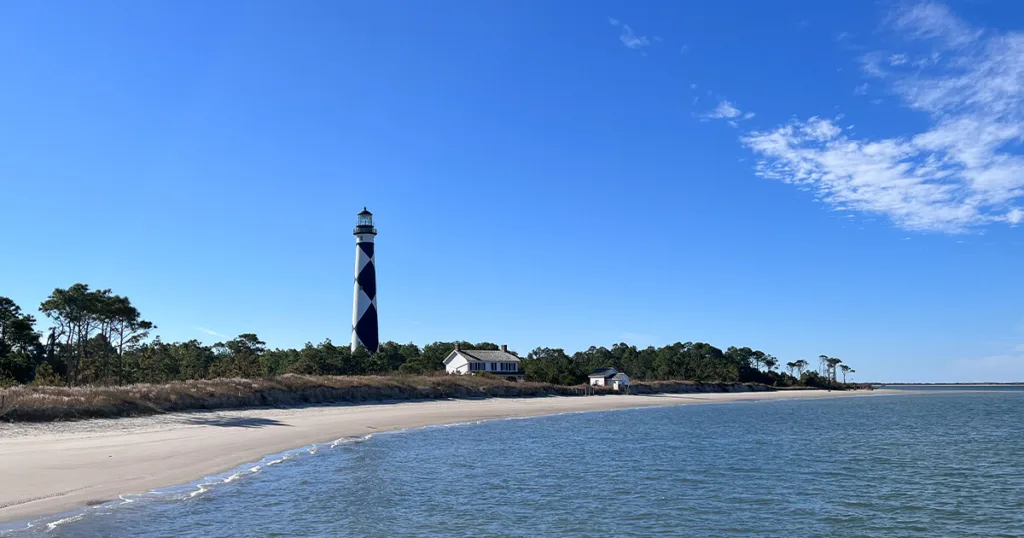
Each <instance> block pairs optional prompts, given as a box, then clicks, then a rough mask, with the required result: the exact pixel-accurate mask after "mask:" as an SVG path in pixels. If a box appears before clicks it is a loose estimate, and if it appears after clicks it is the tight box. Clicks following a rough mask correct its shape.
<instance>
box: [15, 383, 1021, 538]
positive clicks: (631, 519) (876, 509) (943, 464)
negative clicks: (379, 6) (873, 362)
mask: <svg viewBox="0 0 1024 538" xmlns="http://www.w3.org/2000/svg"><path fill="white" fill-rule="evenodd" d="M268 427H273V426H268ZM270 462H279V463H276V464H274V465H270V466H268V465H267V463H270ZM254 467H255V466H252V465H251V466H246V467H245V468H244V471H245V472H246V473H248V472H249V471H248V470H249V469H252V468H254ZM229 476H231V474H225V475H222V476H219V477H216V478H211V479H210V480H209V481H208V482H211V484H208V485H205V486H202V487H199V486H197V485H192V486H188V487H183V488H179V489H176V490H171V491H165V492H161V493H159V494H153V495H147V496H139V497H135V498H129V499H128V500H129V501H131V502H127V503H125V502H122V503H121V504H118V505H107V506H103V507H99V508H95V509H92V510H90V511H88V512H86V513H85V514H83V515H82V516H81V517H80V518H78V519H74V520H71V521H66V522H63V523H61V524H59V525H56V526H54V527H52V528H51V529H49V530H48V529H47V527H46V523H47V522H49V521H52V518H51V520H44V521H40V522H36V523H35V524H34V525H35V526H34V527H33V528H31V529H28V530H24V526H22V529H23V530H18V531H15V532H14V533H12V534H11V535H13V536H22V535H27V536H36V535H52V536H68V537H78V536H82V537H85V536H89V537H92V536H144V537H156V536H161V537H163V536H224V537H228V536H381V537H385V536H387V537H392V536H466V537H477V536H610V535H618V536H650V535H655V534H661V535H673V536H716V537H721V536H779V537H789V538H791V537H798V536H843V537H848V536H864V537H893V536H985V537H993V536H1024V390H1011V391H1007V390H1001V391H955V392H941V391H917V392H915V393H914V394H910V395H896V396H866V397H858V398H842V399H827V400H805V401H774V402H753V403H732V404H721V405H699V406H685V407H675V408H658V409H636V410H627V411H614V412H601V413H584V414H573V415H560V416H553V417H543V418H535V419H523V420H503V421H494V422H487V423H482V424H473V425H463V426H452V427H437V428H426V429H420V430H412V431H407V432H400V433H393V434H380V435H375V436H373V437H372V438H369V439H366V440H360V441H359V442H347V443H341V444H338V446H334V447H331V446H326V445H325V446H321V447H307V448H306V449H303V450H300V451H295V452H292V453H290V454H287V455H285V456H284V457H282V456H279V457H275V458H272V459H268V460H266V461H264V462H263V464H262V465H261V466H260V468H259V470H257V471H255V472H251V473H249V474H244V473H243V474H241V475H235V478H234V479H232V480H230V481H228V482H225V479H226V478H228V477H229Z"/></svg>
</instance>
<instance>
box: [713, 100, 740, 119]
mask: <svg viewBox="0 0 1024 538" xmlns="http://www.w3.org/2000/svg"><path fill="white" fill-rule="evenodd" d="M742 113H743V112H741V111H740V109H738V108H736V105H734V104H732V103H730V102H729V101H726V100H725V99H723V100H721V101H719V102H718V106H716V107H715V108H714V109H713V110H711V112H708V113H707V114H706V117H708V118H711V119H732V118H735V117H738V116H739V115H740V114H742Z"/></svg>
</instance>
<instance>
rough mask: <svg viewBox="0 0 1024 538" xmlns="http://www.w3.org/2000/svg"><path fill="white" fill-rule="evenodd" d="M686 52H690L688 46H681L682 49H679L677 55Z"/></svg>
mask: <svg viewBox="0 0 1024 538" xmlns="http://www.w3.org/2000/svg"><path fill="white" fill-rule="evenodd" d="M687 52H690V46H689V45H683V46H682V47H679V54H686V53H687Z"/></svg>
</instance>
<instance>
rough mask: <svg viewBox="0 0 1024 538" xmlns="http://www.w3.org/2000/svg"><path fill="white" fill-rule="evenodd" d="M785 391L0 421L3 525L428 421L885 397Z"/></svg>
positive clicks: (549, 398) (479, 401)
mask: <svg viewBox="0 0 1024 538" xmlns="http://www.w3.org/2000/svg"><path fill="white" fill-rule="evenodd" d="M892 392H896V391H873V392H827V391H817V390H815V391H788V392H786V391H782V392H751V393H703V394H664V395H649V396H595V397H548V398H529V399H487V400H440V401H420V402H403V403H385V404H372V405H339V406H322V407H309V408H301V409H251V410H237V411H217V412H196V413H174V414H167V415H160V416H152V417H140V418H124V419H109V420H87V421H80V422H63V423H47V424H2V425H0V477H3V478H2V484H0V522H10V521H16V520H22V519H29V518H34V517H39V516H44V515H48V514H56V513H60V512H65V511H68V510H72V509H75V508H80V507H83V506H86V505H89V504H97V503H102V502H104V501H109V500H112V499H116V498H117V497H118V496H119V495H122V494H129V493H144V492H146V491H149V490H152V489H155V488H160V487H167V486H171V485H176V484H186V483H189V482H193V481H196V480H199V479H202V478H203V477H205V476H208V475H211V474H215V473H219V472H223V471H227V470H230V469H233V468H235V467H237V466H239V465H242V464H244V463H247V462H252V461H257V460H259V459H260V458H262V457H263V456H266V455H270V454H276V453H280V452H284V451H286V450H290V449H294V448H298V447H302V446H306V445H310V444H314V443H324V442H330V441H334V440H337V439H341V438H345V437H356V436H364V435H366V434H370V433H374V432H382V431H388V430H400V429H406V428H415V427H421V426H428V425H434V424H450V423H457V422H466V421H477V420H487V419H500V418H508V417H525V416H537V415H548V414H556V413H567V412H580V411H600V410H611V409H625V408H635V407H646V406H666V405H685V404H701V403H724V402H734V401H754V400H778V399H797V398H838V397H853V396H864V395H871V394H883V393H892Z"/></svg>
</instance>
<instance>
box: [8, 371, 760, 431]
mask: <svg viewBox="0 0 1024 538" xmlns="http://www.w3.org/2000/svg"><path fill="white" fill-rule="evenodd" d="M751 390H768V389H767V387H763V386H759V385H743V384H739V383H723V384H696V383H692V382H686V381H678V382H671V381H661V382H653V383H649V384H637V385H635V386H634V387H633V389H632V392H633V393H634V394H651V393H678V392H747V391H751ZM598 392H599V393H609V392H610V391H608V390H604V391H600V390H599V391H598ZM584 393H585V390H584V387H565V386H560V385H550V384H546V383H530V382H520V383H514V382H508V381H505V380H502V379H496V378H493V377H488V376H447V375H438V376H402V375H393V376H305V375H294V374H288V375H283V376H279V377H274V378H268V379H209V380H197V381H177V382H173V383H167V384H160V385H150V384H139V385H125V386H111V387H107V386H85V387H35V386H18V387H11V388H7V389H0V419H2V420H8V421H10V420H15V421H33V422H38V421H51V420H74V419H83V418H111V417H127V416H139V415H153V414H160V413H168V412H175V411H188V410H212V409H237V408H246V407H294V406H301V405H310V404H323V403H352V402H383V401H395V400H432V399H442V398H512V397H518V398H522V397H535V396H577V395H581V394H584Z"/></svg>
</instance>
